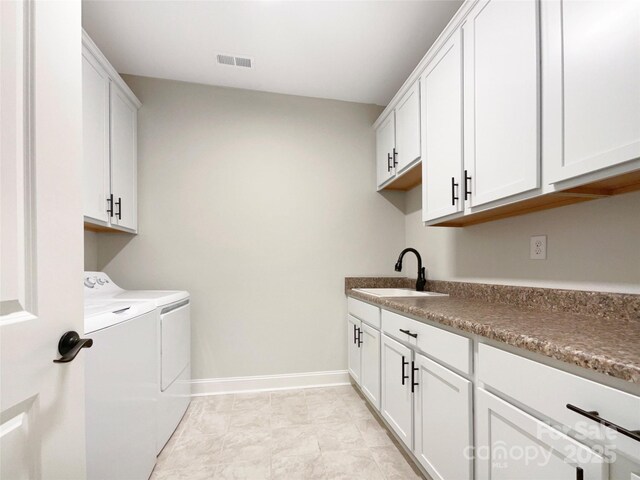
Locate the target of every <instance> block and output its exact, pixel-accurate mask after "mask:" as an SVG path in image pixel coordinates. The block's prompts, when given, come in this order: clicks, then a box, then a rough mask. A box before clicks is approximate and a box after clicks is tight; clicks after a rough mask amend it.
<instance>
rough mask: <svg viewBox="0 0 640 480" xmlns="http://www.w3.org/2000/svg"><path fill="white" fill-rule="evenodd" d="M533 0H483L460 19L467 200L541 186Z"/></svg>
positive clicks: (474, 203)
mask: <svg viewBox="0 0 640 480" xmlns="http://www.w3.org/2000/svg"><path fill="white" fill-rule="evenodd" d="M538 7H539V5H538V2H537V1H534V0H520V1H501V0H489V1H487V0H483V1H480V2H479V3H478V4H477V5H476V7H475V8H474V9H473V10H472V11H471V12H470V13H469V16H468V17H467V18H466V20H465V22H464V24H463V27H462V28H463V38H464V45H463V52H464V136H465V138H464V158H465V160H464V164H465V169H466V170H467V174H468V177H469V178H465V179H463V183H464V186H465V187H466V188H463V191H464V193H465V195H464V196H466V197H468V198H469V200H470V206H471V207H475V206H478V205H483V204H486V203H489V202H493V201H496V200H500V199H503V198H505V197H508V196H511V195H515V194H518V193H522V192H526V191H528V190H532V189H535V188H537V187H539V186H540V178H539V170H540V156H539V115H538V112H539V101H538V93H539V73H538V70H539V68H538V67H539V36H538ZM465 177H466V175H465Z"/></svg>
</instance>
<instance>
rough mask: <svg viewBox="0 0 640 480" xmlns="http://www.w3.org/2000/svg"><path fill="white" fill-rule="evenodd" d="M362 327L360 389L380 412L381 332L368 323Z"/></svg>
mask: <svg viewBox="0 0 640 480" xmlns="http://www.w3.org/2000/svg"><path fill="white" fill-rule="evenodd" d="M361 325H362V326H361V334H360V340H361V341H360V350H361V356H360V360H361V362H362V363H361V365H360V387H361V388H362V392H363V393H364V394H365V396H366V397H368V398H369V401H370V402H371V403H372V404H373V406H375V407H376V408H377V409H378V410H380V332H379V331H378V330H376V329H375V328H372V327H370V326H369V325H367V324H366V323H362V324H361Z"/></svg>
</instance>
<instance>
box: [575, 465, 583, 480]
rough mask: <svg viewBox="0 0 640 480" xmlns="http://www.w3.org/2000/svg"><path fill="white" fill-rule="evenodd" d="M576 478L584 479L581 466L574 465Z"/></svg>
mask: <svg viewBox="0 0 640 480" xmlns="http://www.w3.org/2000/svg"><path fill="white" fill-rule="evenodd" d="M576 480H584V470H582V468H581V467H576Z"/></svg>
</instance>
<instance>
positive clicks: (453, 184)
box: [451, 177, 459, 207]
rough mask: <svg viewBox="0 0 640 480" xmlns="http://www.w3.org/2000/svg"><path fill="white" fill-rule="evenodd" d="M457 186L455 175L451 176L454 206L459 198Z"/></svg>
mask: <svg viewBox="0 0 640 480" xmlns="http://www.w3.org/2000/svg"><path fill="white" fill-rule="evenodd" d="M457 186H458V184H457V183H456V179H455V178H454V177H451V205H453V206H454V207H455V206H456V200H459V198H458V196H457V195H456V187H457Z"/></svg>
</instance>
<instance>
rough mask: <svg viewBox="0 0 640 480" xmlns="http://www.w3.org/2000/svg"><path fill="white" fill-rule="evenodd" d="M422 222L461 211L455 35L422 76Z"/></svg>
mask: <svg viewBox="0 0 640 480" xmlns="http://www.w3.org/2000/svg"><path fill="white" fill-rule="evenodd" d="M422 118H423V125H422V131H423V134H424V144H423V151H424V157H423V159H422V172H423V173H422V178H423V180H422V181H423V189H422V193H423V198H422V219H423V221H425V222H427V221H429V220H434V219H436V218H441V217H445V216H447V215H452V214H454V213H457V212H461V211H462V209H463V202H464V199H463V198H462V196H461V193H462V188H461V185H462V45H461V37H460V32H459V31H457V32H455V33H454V34H453V35H452V36H451V37H450V38H449V40H448V41H447V42H446V43H445V44H444V45H443V46H442V48H441V49H440V51H439V52H438V53H437V55H436V56H435V57H434V58H433V60H432V61H431V62H430V63H429V65H428V66H427V69H426V70H425V73H424V75H423V76H422Z"/></svg>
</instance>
